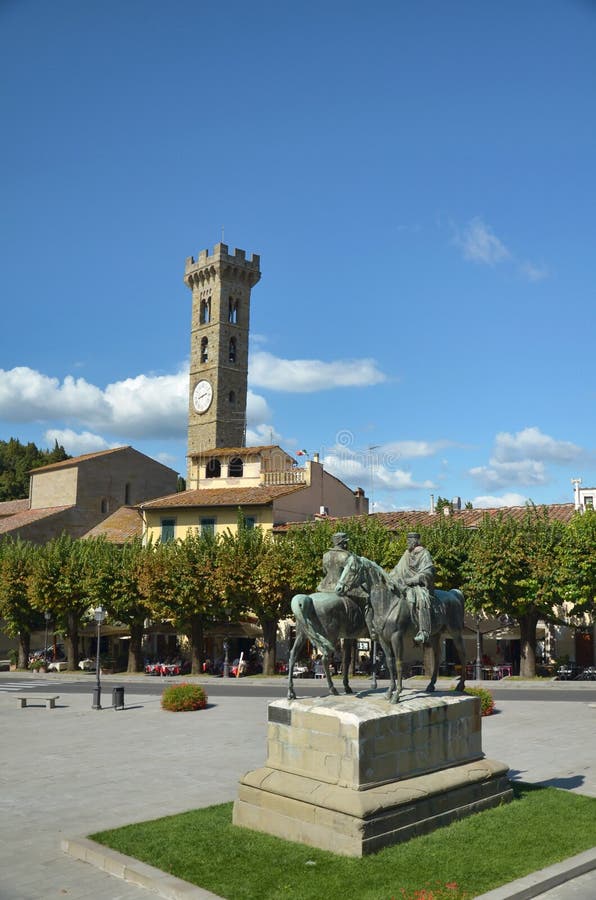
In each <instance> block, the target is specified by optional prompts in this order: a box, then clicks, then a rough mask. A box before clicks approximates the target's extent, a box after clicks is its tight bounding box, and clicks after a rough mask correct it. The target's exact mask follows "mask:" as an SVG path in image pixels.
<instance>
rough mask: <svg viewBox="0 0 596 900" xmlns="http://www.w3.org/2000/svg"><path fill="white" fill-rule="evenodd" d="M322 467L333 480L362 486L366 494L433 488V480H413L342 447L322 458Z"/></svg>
mask: <svg viewBox="0 0 596 900" xmlns="http://www.w3.org/2000/svg"><path fill="white" fill-rule="evenodd" d="M322 462H323V465H324V467H325V468H326V469H327V471H328V472H331V474H332V475H335V476H336V478H340V479H341V480H342V481H345V482H347V483H348V484H350V485H352V486H353V485H356V484H357V485H358V486H360V487H364V488H365V489H367V490H368V492H373V490H374V491H375V492H376V491H377V490H383V491H401V490H411V489H414V490H425V489H433V488H434V487H435V485H434V484H433V482H432V481H421V482H418V481H415V480H414V478H413V476H412V473H411V472H407V471H405V470H404V469H398V468H390V467H389V466H388V465H385V464H383V463H380V462H379V461H378V460H375V461H374V466H371V461H370V459H369V458H368V457H367V454H366V453H358V452H357V451H350V450H349V449H345V448H335V449H333V450H331V451H329V452H328V453H327V454H326V455H325V456H324V458H323V459H322Z"/></svg>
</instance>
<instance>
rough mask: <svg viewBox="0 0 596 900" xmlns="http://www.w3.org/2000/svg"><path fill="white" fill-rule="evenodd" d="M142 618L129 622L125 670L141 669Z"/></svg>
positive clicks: (135, 670) (139, 670)
mask: <svg viewBox="0 0 596 900" xmlns="http://www.w3.org/2000/svg"><path fill="white" fill-rule="evenodd" d="M144 622H145V620H144V619H141V620H140V621H138V622H131V623H130V642H129V644H128V666H127V669H126V671H127V672H142V671H143V634H144V633H145V626H144Z"/></svg>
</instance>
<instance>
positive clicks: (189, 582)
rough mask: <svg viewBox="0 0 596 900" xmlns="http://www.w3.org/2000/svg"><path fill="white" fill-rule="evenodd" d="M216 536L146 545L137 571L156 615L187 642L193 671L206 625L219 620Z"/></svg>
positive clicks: (199, 667)
mask: <svg viewBox="0 0 596 900" xmlns="http://www.w3.org/2000/svg"><path fill="white" fill-rule="evenodd" d="M219 545H220V541H219V539H218V538H217V537H216V536H215V535H213V534H210V533H209V532H203V533H202V534H198V533H196V532H194V531H191V532H189V533H188V534H187V535H186V537H185V539H184V540H183V541H171V542H169V543H165V544H161V543H159V544H157V545H156V546H155V547H149V548H148V552H147V553H146V554H145V555H144V556H143V558H142V565H141V566H140V568H139V569H138V582H139V589H140V592H141V594H142V596H144V597H145V599H146V601H147V602H148V604H149V607H150V609H151V616H152V618H155V619H161V620H164V621H170V622H172V624H173V625H174V627H175V628H176V629H177V630H178V631H180V632H181V633H182V634H185V635H186V636H187V637H188V639H189V643H190V649H191V665H192V673H193V674H195V675H196V674H199V673H200V672H201V671H202V668H203V636H204V630H205V625H206V624H207V623H209V622H213V621H218V620H220V619H221V618H223V615H224V613H223V604H222V602H221V599H220V593H219V584H220V579H219V577H218V560H219Z"/></svg>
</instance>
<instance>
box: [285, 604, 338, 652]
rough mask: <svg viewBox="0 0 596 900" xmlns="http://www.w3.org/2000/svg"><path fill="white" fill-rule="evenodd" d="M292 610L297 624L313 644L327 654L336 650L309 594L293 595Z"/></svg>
mask: <svg viewBox="0 0 596 900" xmlns="http://www.w3.org/2000/svg"><path fill="white" fill-rule="evenodd" d="M292 612H293V613H294V618H295V619H296V625H298V626H300V628H301V629H302V631H303V632H304V633H305V635H306V637H307V638H308V640H309V641H310V642H311V644H314V645H315V647H317V649H318V650H320V651H321V653H322V654H323V655H325V656H326V655H327V654H333V653H334V652H335V646H334V645H333V644H332V643H331V641H330V640H329V638H328V637H326V635H324V634H323V628H322V626H321V623H320V621H319V616H318V614H317V610H316V608H315V603H314V600H313V598H312V597H311V596H310V595H309V594H296V596H295V597H292Z"/></svg>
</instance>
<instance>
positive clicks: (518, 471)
mask: <svg viewBox="0 0 596 900" xmlns="http://www.w3.org/2000/svg"><path fill="white" fill-rule="evenodd" d="M470 475H471V476H472V478H475V479H476V480H477V481H480V482H481V483H482V484H484V485H486V487H489V488H490V487H492V488H500V487H508V486H509V485H512V484H545V483H546V480H547V478H546V469H545V466H544V463H543V462H539V461H538V460H536V459H521V460H519V461H518V462H504V463H500V462H498V461H497V460H496V459H494V458H491V459H490V460H489V465H488V466H476V467H475V468H473V469H470Z"/></svg>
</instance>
